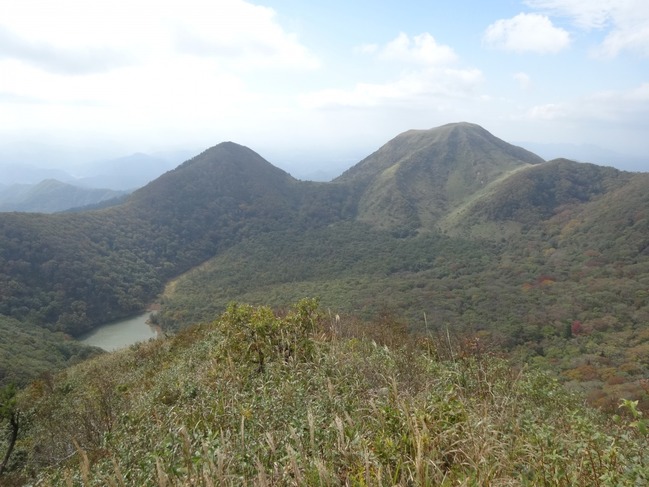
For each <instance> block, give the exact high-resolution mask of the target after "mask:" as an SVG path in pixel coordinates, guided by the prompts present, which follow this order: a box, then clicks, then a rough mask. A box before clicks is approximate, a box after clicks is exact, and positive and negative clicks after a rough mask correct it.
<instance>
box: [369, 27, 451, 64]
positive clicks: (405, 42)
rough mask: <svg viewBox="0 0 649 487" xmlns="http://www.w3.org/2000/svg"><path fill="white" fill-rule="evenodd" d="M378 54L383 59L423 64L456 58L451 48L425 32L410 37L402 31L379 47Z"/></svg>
mask: <svg viewBox="0 0 649 487" xmlns="http://www.w3.org/2000/svg"><path fill="white" fill-rule="evenodd" d="M379 55H380V56H381V57H382V58H383V59H388V60H394V61H403V62H407V63H414V64H423V65H432V64H448V63H451V62H453V61H455V60H456V58H457V56H456V55H455V52H453V49H451V48H450V47H449V46H445V45H443V44H438V43H437V41H436V40H435V38H434V37H433V36H432V35H430V34H429V33H427V32H425V33H423V34H420V35H418V36H414V37H413V38H412V39H411V38H410V37H408V36H407V35H406V34H404V33H403V32H402V33H400V34H399V35H398V36H397V37H396V39H394V40H392V41H390V42H389V43H388V44H387V45H386V46H385V47H384V48H383V49H381V51H380V53H379Z"/></svg>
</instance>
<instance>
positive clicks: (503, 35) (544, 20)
mask: <svg viewBox="0 0 649 487" xmlns="http://www.w3.org/2000/svg"><path fill="white" fill-rule="evenodd" d="M484 41H485V43H486V44H487V45H489V46H492V47H496V48H499V49H504V50H507V51H514V52H536V53H539V54H546V53H556V52H559V51H561V50H562V49H565V48H566V47H568V46H569V45H570V34H568V32H567V31H565V30H564V29H561V28H559V27H555V26H554V25H552V22H551V21H550V19H549V18H548V17H546V16H544V15H539V14H524V13H521V14H518V15H517V16H516V17H513V18H511V19H501V20H497V21H496V22H494V23H493V24H491V25H490V26H489V27H487V30H486V31H485V34H484Z"/></svg>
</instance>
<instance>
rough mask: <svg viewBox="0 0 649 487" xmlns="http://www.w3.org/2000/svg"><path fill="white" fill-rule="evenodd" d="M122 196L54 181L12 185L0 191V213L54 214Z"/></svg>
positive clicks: (122, 193) (106, 190)
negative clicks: (28, 212)
mask: <svg viewBox="0 0 649 487" xmlns="http://www.w3.org/2000/svg"><path fill="white" fill-rule="evenodd" d="M124 194H126V193H125V192H121V191H113V190H110V189H90V188H81V187H78V186H75V185H72V184H68V183H63V182H61V181H58V180H56V179H46V180H43V181H41V182H40V183H38V184H33V185H30V184H20V185H17V184H15V185H12V186H9V187H6V188H4V189H0V211H30V212H41V213H55V212H57V211H64V210H69V209H71V208H79V207H83V206H88V205H95V204H97V203H101V202H104V201H107V200H110V199H113V198H118V197H120V196H123V195H124Z"/></svg>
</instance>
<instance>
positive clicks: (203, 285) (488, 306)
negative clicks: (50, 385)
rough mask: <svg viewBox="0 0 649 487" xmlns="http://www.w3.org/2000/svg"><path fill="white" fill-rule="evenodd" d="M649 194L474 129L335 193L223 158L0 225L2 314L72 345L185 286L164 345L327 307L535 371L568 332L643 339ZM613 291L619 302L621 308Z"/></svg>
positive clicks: (166, 317)
mask: <svg viewBox="0 0 649 487" xmlns="http://www.w3.org/2000/svg"><path fill="white" fill-rule="evenodd" d="M395 140H396V142H394V141H395ZM377 154H378V155H377ZM390 154H392V156H389V155H390ZM388 156H389V157H388ZM648 187H649V181H647V178H646V177H644V176H642V175H636V174H632V173H625V172H621V171H617V170H614V169H611V168H608V169H606V168H601V167H599V166H593V165H588V164H583V163H575V162H572V161H548V162H545V161H542V160H541V159H540V158H538V157H537V156H534V155H533V154H531V153H529V152H527V151H525V150H524V149H521V148H518V147H516V146H512V145H511V144H507V143H506V142H504V141H501V140H500V139H498V138H497V137H495V136H493V135H491V134H489V133H488V132H487V131H486V130H484V129H482V128H480V127H478V126H475V125H473V124H450V125H446V126H443V127H442V128H441V129H440V128H438V129H430V130H428V131H409V132H407V133H405V134H401V135H400V136H397V137H396V138H395V139H393V141H389V142H388V143H387V144H385V145H384V146H383V147H382V148H380V149H379V150H378V151H376V152H375V153H374V154H372V155H370V156H368V157H367V158H365V159H363V160H362V161H360V162H359V163H358V164H357V165H356V166H354V167H353V168H350V170H348V171H347V172H345V173H343V174H342V175H341V176H340V177H339V178H336V179H335V180H334V181H332V182H329V183H315V182H308V181H299V180H297V179H295V178H293V177H292V176H290V175H289V174H288V173H286V172H285V171H282V170H281V169H279V168H277V167H275V166H273V165H272V164H271V163H270V162H268V161H267V160H265V159H264V158H263V157H262V156H260V155H259V154H257V153H256V152H254V151H253V150H251V149H249V148H247V147H245V146H241V145H238V144H235V143H233V142H225V143H221V144H218V145H216V146H214V147H212V148H209V149H207V150H206V151H204V152H202V153H201V154H199V155H197V156H195V157H194V158H192V159H189V160H188V161H186V162H185V163H183V164H181V165H180V166H179V167H177V168H176V169H173V170H170V171H168V172H167V173H165V174H164V175H162V176H160V177H159V178H157V179H156V180H154V181H152V182H151V183H149V184H148V185H146V186H144V187H142V188H140V189H139V190H137V191H135V192H134V193H133V194H131V195H130V196H129V197H127V198H126V199H125V201H124V202H123V203H121V204H119V205H117V206H113V207H110V208H104V209H100V210H95V211H82V212H78V213H74V214H69V215H67V214H65V215H61V214H57V215H51V216H48V215H33V214H32V215H28V214H19V213H11V214H0V249H2V252H1V253H0V314H3V315H6V316H9V317H12V318H13V321H12V323H16V322H18V323H25V324H26V325H27V324H29V325H30V326H37V325H38V326H41V327H45V328H47V329H49V330H52V331H55V332H56V331H61V332H64V333H67V334H69V335H73V336H78V335H79V334H81V333H84V332H86V331H88V330H89V329H91V328H93V327H96V326H98V325H100V324H102V323H105V322H107V321H109V320H111V319H117V318H120V317H125V316H127V315H130V314H134V313H136V312H137V311H139V310H141V309H143V308H144V307H145V306H146V305H147V304H149V303H150V302H151V301H152V300H154V299H156V297H157V296H158V295H159V294H160V293H161V292H162V291H163V289H164V285H165V283H167V282H169V280H170V279H174V278H177V277H178V276H181V275H182V276H183V277H182V278H178V283H177V286H176V287H175V294H174V295H173V296H167V295H165V296H163V297H162V298H161V307H162V311H161V312H160V313H159V314H158V320H159V323H160V324H161V325H162V326H163V327H164V328H165V329H166V330H173V329H178V328H180V327H183V326H186V325H188V324H191V323H196V322H200V321H204V320H209V319H210V317H212V316H214V314H215V313H219V312H221V311H222V310H223V309H224V306H225V305H226V304H227V302H229V301H231V300H233V299H235V300H244V301H248V302H251V301H252V302H256V303H260V302H264V303H267V304H271V305H273V306H276V307H278V308H281V307H283V306H285V305H286V304H287V301H294V300H295V299H296V298H297V299H299V298H300V297H303V296H304V295H319V296H322V298H323V302H324V303H325V305H326V306H327V307H329V308H330V309H339V310H340V312H341V313H354V314H356V315H358V316H363V317H368V316H373V315H375V314H376V313H378V312H389V311H390V310H391V311H392V312H394V313H397V314H398V315H399V316H402V317H403V319H404V320H407V322H408V323H409V324H410V325H411V326H412V327H413V328H417V327H420V326H422V323H425V324H426V326H430V327H431V329H443V327H445V326H446V327H448V326H451V328H452V329H453V330H457V331H458V332H475V331H476V330H479V331H481V332H483V333H485V334H487V333H488V334H489V337H490V339H492V340H494V341H498V342H499V343H502V344H503V346H505V347H506V348H508V349H513V348H516V347H519V348H520V349H521V350H522V352H521V353H523V354H530V355H533V354H536V355H533V357H534V359H535V360H538V361H540V360H544V359H543V357H544V356H545V355H543V354H545V353H546V352H545V350H546V349H548V350H552V347H556V344H554V343H553V342H551V341H550V338H552V339H559V338H560V337H563V336H564V334H566V335H569V334H568V332H566V323H572V322H573V321H579V322H580V323H583V326H582V328H583V329H586V330H598V329H599V327H605V326H609V330H613V331H615V333H618V331H620V330H622V331H620V333H622V332H624V333H628V334H633V333H635V334H638V336H640V334H641V330H642V327H643V326H644V325H643V321H642V320H643V319H644V318H643V317H644V316H649V304H648V302H647V300H646V299H645V298H643V296H644V295H643V294H642V292H644V291H643V289H645V288H646V286H645V282H644V281H643V279H644V277H643V276H645V275H649V256H647V255H645V253H644V251H643V250H642V249H643V248H646V246H647V245H648V244H649V242H647V241H646V234H647V232H649V229H648V228H647V219H646V217H645V216H643V215H644V213H643V212H642V210H641V209H642V208H643V207H646V205H647V204H649V203H648V202H647V201H646V199H645V198H646V197H645V193H646V194H649V191H647V188H648ZM643 191H644V193H643ZM611 208H613V209H615V211H611ZM620 235H622V236H623V241H621V240H620V238H622V237H620ZM634 259H635V260H634ZM199 265H200V266H201V267H200V268H197V266H199ZM191 269H195V271H192V272H187V271H189V270H191ZM183 273H186V274H183ZM606 280H611V282H610V285H608V287H613V288H624V289H625V291H624V292H623V293H621V294H620V296H616V297H615V299H613V296H612V294H611V293H607V292H606V287H607V286H605V285H603V284H602V283H603V282H605V281H606ZM591 288H592V290H591ZM300 294H301V295H302V296H300ZM591 295H592V296H597V301H598V305H597V306H594V305H593V302H592V301H593V298H591V297H590V296H591ZM422 316H426V319H425V320H423V321H422ZM16 320H18V321H16ZM611 323H615V325H614V326H613V325H611ZM618 323H623V325H621V324H618ZM12 326H13V325H12ZM580 326H581V325H580ZM616 327H617V328H616ZM618 328H620V330H618ZM611 332H612V331H611ZM570 333H572V331H571V332H570ZM547 337H550V338H548V339H547V341H544V340H546V338H547ZM557 337H559V338H557ZM584 338H585V336H584ZM638 340H642V338H638ZM640 343H642V341H640ZM527 344H536V345H535V346H536V348H533V347H531V346H528V345H527ZM591 348H592V347H591ZM537 351H538V353H537ZM605 353H606V352H605ZM570 367H571V366H570V365H566V368H567V369H570ZM638 370H639V371H640V372H638V374H641V373H644V371H645V367H644V365H642V366H639V368H638ZM576 373H577V372H575V374H576ZM648 373H649V371H648ZM629 377H631V378H633V380H635V377H637V375H636V374H635V373H633V374H629ZM1 380H2V379H1V371H0V381H1Z"/></svg>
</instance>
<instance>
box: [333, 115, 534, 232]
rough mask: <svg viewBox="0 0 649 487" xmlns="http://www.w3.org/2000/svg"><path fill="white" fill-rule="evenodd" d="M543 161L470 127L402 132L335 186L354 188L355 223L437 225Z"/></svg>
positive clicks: (414, 227) (401, 225) (451, 126)
mask: <svg viewBox="0 0 649 487" xmlns="http://www.w3.org/2000/svg"><path fill="white" fill-rule="evenodd" d="M542 162H544V161H543V159H541V158H540V157H538V156H536V155H534V154H532V153H531V152H528V151H526V150H524V149H522V148H520V147H516V146H513V145H511V144H508V143H506V142H504V141H502V140H500V139H498V138H496V137H494V136H493V135H491V134H490V133H489V132H487V131H486V130H484V129H483V128H482V127H480V126H478V125H474V124H469V123H457V124H448V125H444V126H442V127H439V128H435V129H431V130H411V131H408V132H405V133H403V134H401V135H399V136H397V137H396V138H394V139H393V140H391V141H390V142H388V143H387V144H385V145H384V146H383V147H381V148H380V149H379V150H378V151H376V152H375V153H374V154H372V155H370V156H369V157H367V158H366V159H364V160H363V161H361V162H360V163H358V164H357V165H355V166H354V167H352V168H351V169H349V170H348V171H346V172H345V173H344V174H343V175H341V176H340V177H339V178H337V179H336V180H335V181H336V182H341V183H348V184H352V185H354V186H355V187H356V188H358V195H357V196H358V198H359V201H358V219H359V220H360V221H363V222H368V223H371V224H372V225H374V226H378V227H380V228H392V227H408V228H412V229H421V228H427V229H430V228H432V227H434V226H435V224H436V223H437V222H438V221H439V219H440V218H441V217H442V216H443V215H444V214H446V213H448V212H449V211H451V210H453V209H454V208H456V207H457V206H459V205H461V204H463V203H465V202H466V201H468V200H470V199H473V198H475V197H476V195H477V194H479V193H480V192H482V191H484V190H486V189H487V188H488V187H489V185H490V184H492V183H493V182H495V181H497V180H499V179H501V178H503V177H506V176H507V175H508V174H509V173H510V172H512V171H515V170H518V169H521V168H523V167H527V166H529V165H533V164H540V163H542Z"/></svg>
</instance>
